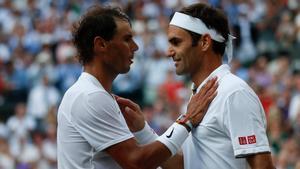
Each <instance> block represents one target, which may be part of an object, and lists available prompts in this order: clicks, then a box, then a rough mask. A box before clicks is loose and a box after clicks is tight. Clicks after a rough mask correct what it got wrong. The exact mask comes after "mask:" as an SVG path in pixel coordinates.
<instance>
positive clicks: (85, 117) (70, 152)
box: [57, 72, 133, 169]
mask: <svg viewBox="0 0 300 169" xmlns="http://www.w3.org/2000/svg"><path fill="white" fill-rule="evenodd" d="M132 137H133V134H132V133H131V132H130V131H129V129H128V127H127V125H126V122H125V119H124V117H123V115H122V113H121V111H120V109H119V106H118V104H117V102H116V101H115V100H114V98H113V97H112V96H111V95H110V94H109V93H107V92H106V91H105V90H104V88H103V87H102V85H101V84H100V83H99V81H98V80H97V79H96V78H95V77H93V76H92V75H90V74H88V73H85V72H83V73H82V74H81V76H80V77H79V79H78V80H77V82H76V83H75V84H74V85H73V86H72V87H71V88H70V89H68V90H67V92H66V93H65V95H64V97H63V100H62V102H61V105H60V106H59V110H58V134H57V146H58V147H57V148H58V152H57V155H58V168H59V169H70V168H72V169H95V168H97V169H119V168H121V167H120V166H119V165H118V164H117V163H116V162H115V161H114V160H113V159H112V158H111V157H110V156H109V155H108V154H107V153H106V152H104V151H103V150H105V149H106V148H108V147H110V146H112V145H114V144H117V143H119V142H122V141H124V140H127V139H129V138H132Z"/></svg>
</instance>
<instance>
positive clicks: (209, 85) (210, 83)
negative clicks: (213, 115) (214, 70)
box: [194, 77, 218, 97]
mask: <svg viewBox="0 0 300 169" xmlns="http://www.w3.org/2000/svg"><path fill="white" fill-rule="evenodd" d="M217 79H218V78H217V77H213V78H211V79H209V80H208V81H207V82H206V83H205V84H204V86H203V87H202V88H201V89H200V91H199V92H198V93H197V94H195V95H194V96H195V97H203V96H205V95H206V94H207V92H208V91H210V89H211V88H212V87H213V86H215V84H216V83H217Z"/></svg>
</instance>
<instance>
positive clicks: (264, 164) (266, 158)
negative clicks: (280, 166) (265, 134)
mask: <svg viewBox="0 0 300 169" xmlns="http://www.w3.org/2000/svg"><path fill="white" fill-rule="evenodd" d="M246 159H247V162H248V163H249V165H250V167H251V169H275V167H274V165H273V162H272V158H271V154H270V153H260V154H255V155H251V156H249V157H247V158H246Z"/></svg>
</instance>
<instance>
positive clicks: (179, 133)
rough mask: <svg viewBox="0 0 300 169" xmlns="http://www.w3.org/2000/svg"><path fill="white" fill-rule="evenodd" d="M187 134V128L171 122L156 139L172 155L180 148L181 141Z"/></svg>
mask: <svg viewBox="0 0 300 169" xmlns="http://www.w3.org/2000/svg"><path fill="white" fill-rule="evenodd" d="M188 136H189V132H188V131H187V129H186V128H185V127H184V126H183V125H181V124H178V123H173V124H172V125H171V127H169V128H168V130H167V131H166V132H165V133H164V134H163V135H161V136H160V137H158V138H157V139H156V140H157V141H159V142H161V143H163V144H164V145H165V146H166V147H167V148H168V149H169V150H170V152H171V154H172V156H173V155H175V154H176V152H177V151H178V150H179V149H180V147H181V145H182V143H183V142H184V141H185V139H186V138H187V137H188Z"/></svg>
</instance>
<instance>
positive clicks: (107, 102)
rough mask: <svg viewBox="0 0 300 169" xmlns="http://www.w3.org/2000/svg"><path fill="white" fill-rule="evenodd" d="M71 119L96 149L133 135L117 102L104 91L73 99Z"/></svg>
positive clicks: (101, 148) (102, 148)
mask: <svg viewBox="0 0 300 169" xmlns="http://www.w3.org/2000/svg"><path fill="white" fill-rule="evenodd" d="M72 121H73V124H74V126H75V128H76V129H77V130H78V132H79V133H80V134H81V135H82V136H83V137H84V138H85V139H86V140H87V141H88V142H89V144H90V145H91V146H92V147H94V148H95V149H96V151H102V150H104V149H106V148H108V147H109V146H111V145H114V144H117V143H119V142H122V141H124V140H127V139H129V138H132V137H133V135H132V133H131V132H130V131H129V128H128V127H127V124H126V121H125V119H124V117H123V114H122V113H121V111H120V109H119V107H118V105H117V103H116V102H115V100H114V99H113V98H112V96H110V95H109V94H107V93H105V92H94V93H90V94H87V95H84V96H82V97H81V98H80V99H78V100H77V101H75V102H74V106H73V110H72Z"/></svg>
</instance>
